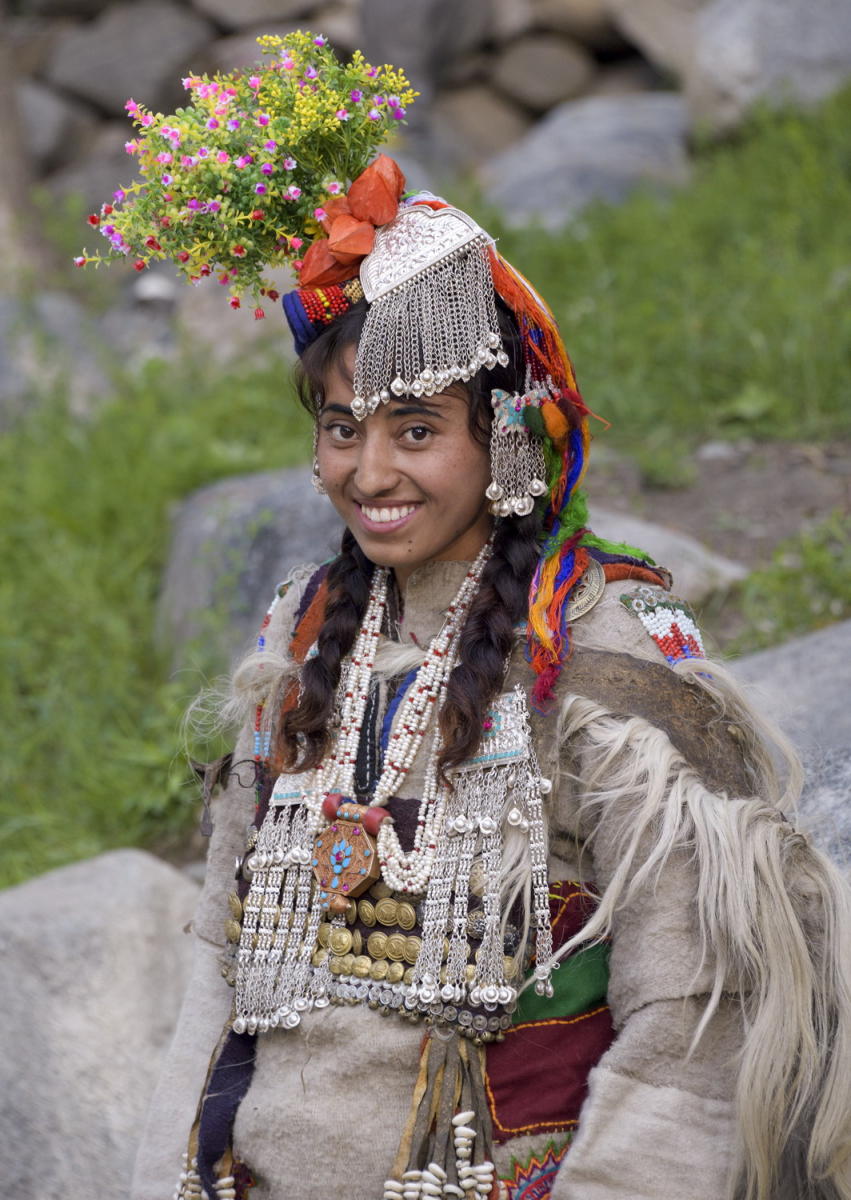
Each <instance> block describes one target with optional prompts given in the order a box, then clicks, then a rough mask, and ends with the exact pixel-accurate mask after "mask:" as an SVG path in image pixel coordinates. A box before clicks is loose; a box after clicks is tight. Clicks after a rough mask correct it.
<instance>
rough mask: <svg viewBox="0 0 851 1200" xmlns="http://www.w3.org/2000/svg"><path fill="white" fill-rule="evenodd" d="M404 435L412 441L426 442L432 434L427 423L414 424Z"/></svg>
mask: <svg viewBox="0 0 851 1200" xmlns="http://www.w3.org/2000/svg"><path fill="white" fill-rule="evenodd" d="M404 436H405V437H406V438H407V439H408V440H409V441H411V442H424V441H426V440H427V439H428V438H429V437H430V436H431V430H430V429H429V428H428V426H426V425H412V426H410V428H409V429H406V430H405V435H404Z"/></svg>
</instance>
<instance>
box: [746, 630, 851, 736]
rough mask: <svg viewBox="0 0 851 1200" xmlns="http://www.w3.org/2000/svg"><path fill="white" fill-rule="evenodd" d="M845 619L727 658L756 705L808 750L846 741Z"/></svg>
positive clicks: (849, 715)
mask: <svg viewBox="0 0 851 1200" xmlns="http://www.w3.org/2000/svg"><path fill="white" fill-rule="evenodd" d="M849 663H851V621H840V622H839V623H838V624H836V625H831V626H829V627H828V628H827V629H820V630H817V631H816V632H815V633H808V634H805V635H804V636H803V637H798V638H793V639H792V640H791V641H789V642H785V643H784V644H783V645H782V646H772V647H771V649H769V650H760V651H758V652H757V653H755V654H749V655H747V656H746V657H744V658H741V659H739V660H738V661H737V662H735V663H734V664H733V670H734V672H735V673H736V675H737V676H738V677H739V678H740V679H741V680H742V681H743V682H744V683H748V684H752V685H755V686H756V687H757V688H758V691H759V696H760V701H761V706H762V708H763V709H764V710H765V711H766V712H767V713H768V715H769V716H771V717H772V718H773V719H774V720H776V721H778V722H779V723H780V724H781V725H782V726H783V728H784V729H785V730H786V732H787V733H788V734H789V736H790V737H791V738H792V740H793V741H794V742H795V745H796V746H798V747H799V748H800V749H801V750H803V751H805V752H806V753H808V754H811V755H813V756H816V755H817V754H818V753H820V752H822V751H825V750H829V749H832V748H836V747H840V746H851V705H849V702H848V700H849V695H851V679H849V675H851V668H849V666H848V664H849Z"/></svg>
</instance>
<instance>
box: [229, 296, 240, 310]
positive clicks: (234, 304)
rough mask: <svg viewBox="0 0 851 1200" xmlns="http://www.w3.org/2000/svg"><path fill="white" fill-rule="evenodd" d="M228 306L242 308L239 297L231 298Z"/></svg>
mask: <svg viewBox="0 0 851 1200" xmlns="http://www.w3.org/2000/svg"><path fill="white" fill-rule="evenodd" d="M228 304H229V305H230V306H231V308H241V307H242V306H241V304H240V301H239V296H231V298H230V300H228Z"/></svg>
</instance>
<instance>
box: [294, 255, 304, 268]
mask: <svg viewBox="0 0 851 1200" xmlns="http://www.w3.org/2000/svg"><path fill="white" fill-rule="evenodd" d="M293 266H294V267H295V269H296V270H297V271H300V270H301V268H302V267H303V266H304V261H303V259H300V258H295V259H293Z"/></svg>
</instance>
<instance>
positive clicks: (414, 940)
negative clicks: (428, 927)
mask: <svg viewBox="0 0 851 1200" xmlns="http://www.w3.org/2000/svg"><path fill="white" fill-rule="evenodd" d="M394 936H395V935H394ZM421 946H422V939H421V938H418V937H414V936H411V937H406V938H405V962H408V963H410V964H411V966H413V965H414V963H415V962H416V961H417V958H418V957H419V953H420V947H421ZM391 958H392V955H391Z"/></svg>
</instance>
